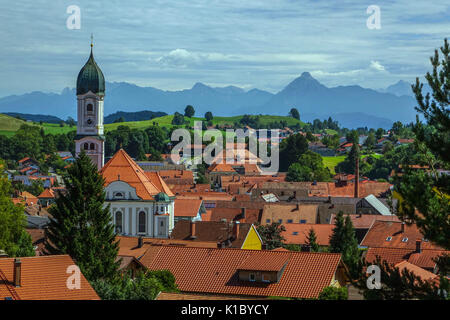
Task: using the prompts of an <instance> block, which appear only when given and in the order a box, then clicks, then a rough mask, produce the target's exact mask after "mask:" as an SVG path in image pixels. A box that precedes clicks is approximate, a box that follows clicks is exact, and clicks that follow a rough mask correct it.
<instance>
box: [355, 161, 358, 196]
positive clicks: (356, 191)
mask: <svg viewBox="0 0 450 320" xmlns="http://www.w3.org/2000/svg"><path fill="white" fill-rule="evenodd" d="M355 198H359V157H356V161H355Z"/></svg>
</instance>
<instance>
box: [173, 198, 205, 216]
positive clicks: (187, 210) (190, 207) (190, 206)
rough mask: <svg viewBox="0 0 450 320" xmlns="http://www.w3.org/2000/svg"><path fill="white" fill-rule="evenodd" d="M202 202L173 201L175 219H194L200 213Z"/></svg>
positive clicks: (188, 200) (191, 200) (193, 200)
mask: <svg viewBox="0 0 450 320" xmlns="http://www.w3.org/2000/svg"><path fill="white" fill-rule="evenodd" d="M202 203H203V200H196V199H175V212H174V213H175V217H192V218H195V217H196V216H197V215H198V212H199V211H200V206H201V205H202Z"/></svg>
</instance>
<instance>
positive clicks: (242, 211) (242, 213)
mask: <svg viewBox="0 0 450 320" xmlns="http://www.w3.org/2000/svg"><path fill="white" fill-rule="evenodd" d="M246 211H247V210H246V209H245V208H241V216H242V218H243V219H245V215H246Z"/></svg>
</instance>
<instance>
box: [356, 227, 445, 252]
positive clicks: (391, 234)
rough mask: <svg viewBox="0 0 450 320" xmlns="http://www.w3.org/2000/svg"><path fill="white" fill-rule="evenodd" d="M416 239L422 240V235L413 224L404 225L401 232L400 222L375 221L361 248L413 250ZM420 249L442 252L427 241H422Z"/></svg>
mask: <svg viewBox="0 0 450 320" xmlns="http://www.w3.org/2000/svg"><path fill="white" fill-rule="evenodd" d="M417 239H420V240H423V235H422V233H420V231H419V229H418V228H417V226H416V225H415V224H411V225H408V224H405V225H404V232H402V223H401V222H392V221H375V222H374V223H373V225H372V227H371V228H370V229H369V231H368V232H367V234H366V235H365V237H364V239H363V240H362V242H361V246H365V247H388V248H405V249H411V250H415V248H416V240H417ZM422 249H438V250H442V248H441V247H439V246H437V245H434V244H433V243H431V242H429V241H422Z"/></svg>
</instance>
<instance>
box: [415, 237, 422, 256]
mask: <svg viewBox="0 0 450 320" xmlns="http://www.w3.org/2000/svg"><path fill="white" fill-rule="evenodd" d="M416 253H422V240H421V239H417V240H416Z"/></svg>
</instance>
